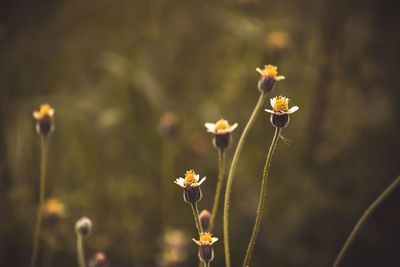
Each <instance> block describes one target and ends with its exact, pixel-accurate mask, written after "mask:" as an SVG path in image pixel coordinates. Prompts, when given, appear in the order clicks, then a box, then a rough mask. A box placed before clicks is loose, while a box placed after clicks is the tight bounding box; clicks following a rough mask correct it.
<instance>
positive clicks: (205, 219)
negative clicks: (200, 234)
mask: <svg viewBox="0 0 400 267" xmlns="http://www.w3.org/2000/svg"><path fill="white" fill-rule="evenodd" d="M199 217H200V223H201V228H202V229H203V230H204V231H207V229H208V227H209V226H210V219H211V213H210V212H209V211H208V210H202V211H201V212H200V215H199Z"/></svg>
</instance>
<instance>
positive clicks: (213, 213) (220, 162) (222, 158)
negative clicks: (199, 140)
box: [208, 149, 225, 232]
mask: <svg viewBox="0 0 400 267" xmlns="http://www.w3.org/2000/svg"><path fill="white" fill-rule="evenodd" d="M218 169H219V170H218V182H217V189H216V191H215V198H214V204H213V208H212V211H211V220H210V226H209V230H208V231H210V232H212V231H213V228H214V224H215V218H216V217H217V212H218V207H219V199H220V195H221V189H222V184H223V182H224V174H225V173H224V172H225V152H224V150H222V149H218Z"/></svg>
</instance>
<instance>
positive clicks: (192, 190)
mask: <svg viewBox="0 0 400 267" xmlns="http://www.w3.org/2000/svg"><path fill="white" fill-rule="evenodd" d="M202 196H203V195H202V193H201V189H200V186H193V187H192V186H188V187H185V188H184V189H183V198H184V199H185V201H186V202H189V203H191V204H195V203H196V202H197V201H199V200H200V199H201V197H202Z"/></svg>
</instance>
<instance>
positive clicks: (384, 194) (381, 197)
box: [333, 176, 400, 267]
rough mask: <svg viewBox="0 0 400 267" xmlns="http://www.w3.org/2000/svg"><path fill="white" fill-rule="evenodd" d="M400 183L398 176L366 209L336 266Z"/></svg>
mask: <svg viewBox="0 0 400 267" xmlns="http://www.w3.org/2000/svg"><path fill="white" fill-rule="evenodd" d="M399 184H400V176H398V177H397V178H396V179H395V180H394V181H393V182H392V183H391V184H390V185H389V186H388V187H387V188H386V189H385V190H384V191H383V192H382V193H381V194H380V195H379V196H378V198H377V199H375V200H374V202H372V204H371V205H370V206H369V207H368V208H367V209H366V210H365V212H364V214H363V215H362V216H361V218H360V219H359V220H358V222H357V223H356V225H355V226H354V229H353V231H351V233H350V235H349V237H348V238H347V240H346V242H345V243H344V245H343V247H342V249H341V250H340V252H339V255H338V256H337V257H336V260H335V262H334V263H333V266H334V267H337V266H339V264H340V262H341V261H342V259H343V257H344V255H345V254H346V252H347V250H348V248H349V247H350V245H351V243H352V242H353V241H354V239H355V238H356V236H357V234H358V232H359V231H360V229H361V227H362V226H363V225H364V223H365V221H366V220H367V219H368V218H369V216H370V215H371V214H372V213H373V212H374V210H375V209H376V208H377V207H378V206H379V205H380V204H381V203H382V202H383V201H384V200H385V199H386V198H387V197H388V196H389V195H390V194H391V193H392V192H393V191H394V189H395V188H396V187H397V186H398V185H399Z"/></svg>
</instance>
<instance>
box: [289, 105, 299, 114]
mask: <svg viewBox="0 0 400 267" xmlns="http://www.w3.org/2000/svg"><path fill="white" fill-rule="evenodd" d="M298 110H299V107H298V106H293V107H291V108H290V109H289V112H288V113H289V114H291V113H293V112H296V111H298Z"/></svg>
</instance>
